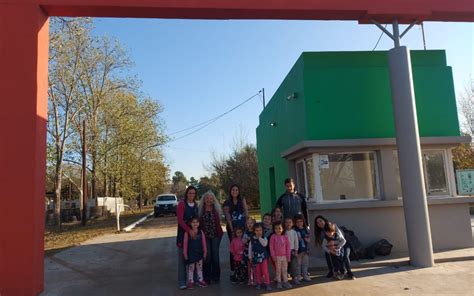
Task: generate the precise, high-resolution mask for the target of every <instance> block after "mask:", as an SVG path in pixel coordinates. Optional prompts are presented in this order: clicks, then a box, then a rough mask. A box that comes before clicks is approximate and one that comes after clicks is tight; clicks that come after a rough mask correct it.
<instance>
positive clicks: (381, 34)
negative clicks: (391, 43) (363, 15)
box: [372, 24, 387, 51]
mask: <svg viewBox="0 0 474 296" xmlns="http://www.w3.org/2000/svg"><path fill="white" fill-rule="evenodd" d="M384 28H385V29H387V24H385V27H384ZM383 34H384V32H383V31H382V33H380V36H379V39H378V40H377V43H375V46H374V48H373V49H372V51H374V50H375V49H376V48H377V46H378V45H379V42H380V39H382V36H383Z"/></svg>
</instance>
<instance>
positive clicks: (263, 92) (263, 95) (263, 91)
mask: <svg viewBox="0 0 474 296" xmlns="http://www.w3.org/2000/svg"><path fill="white" fill-rule="evenodd" d="M262 97H263V109H265V88H262Z"/></svg>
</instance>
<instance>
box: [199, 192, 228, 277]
mask: <svg viewBox="0 0 474 296" xmlns="http://www.w3.org/2000/svg"><path fill="white" fill-rule="evenodd" d="M221 217H222V209H221V206H220V204H219V202H218V201H217V199H216V196H215V195H214V193H213V192H212V191H210V190H209V191H207V192H206V193H204V195H203V196H202V198H201V200H200V201H199V219H200V221H201V229H202V230H203V231H204V235H205V236H206V247H207V258H206V260H205V261H204V281H205V282H206V283H211V282H218V281H219V280H220V276H221V268H220V262H219V246H220V244H221V239H222V234H223V231H222V227H221Z"/></svg>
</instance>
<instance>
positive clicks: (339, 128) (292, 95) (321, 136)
mask: <svg viewBox="0 0 474 296" xmlns="http://www.w3.org/2000/svg"><path fill="white" fill-rule="evenodd" d="M411 61H412V71H413V81H414V86H415V96H416V108H417V114H418V128H419V134H420V143H421V148H422V155H423V167H424V176H425V187H426V193H427V196H428V199H429V201H428V205H429V210H430V221H431V228H432V237H433V245H434V248H435V249H446V248H457V247H466V246H471V245H472V237H471V235H467V234H466V233H467V232H469V233H471V227H470V218H469V212H468V211H469V205H468V204H469V202H472V198H468V197H458V196H457V193H456V185H455V179H454V169H453V165H452V155H451V149H452V148H453V147H455V146H456V145H459V143H462V142H470V138H469V137H463V136H461V134H460V130H459V123H458V117H457V109H456V100H455V92H454V85H453V78H452V71H451V68H450V67H449V66H447V63H446V55H445V52H444V51H442V50H430V51H411ZM257 153H258V164H259V178H260V195H261V197H260V202H261V207H262V211H264V212H267V211H270V210H271V208H272V207H273V206H274V205H275V202H276V200H277V198H278V197H279V196H280V195H281V194H282V193H283V192H284V186H283V180H284V179H285V178H287V177H293V178H294V179H295V181H296V189H297V190H298V191H299V192H302V193H303V194H305V195H306V196H307V197H308V207H309V209H310V217H312V218H314V217H315V215H317V214H323V215H325V216H328V218H329V219H330V220H333V221H335V222H336V223H338V224H339V225H341V224H342V225H346V226H347V227H349V228H351V229H354V230H355V231H356V233H357V234H358V235H359V236H360V237H361V238H362V240H365V241H366V243H371V242H373V241H374V240H377V239H380V238H387V239H389V241H391V242H392V243H393V244H394V249H395V250H400V251H404V250H406V249H407V246H406V236H405V225H404V219H403V208H402V200H401V189H400V177H399V173H398V158H397V150H396V141H395V127H394V120H393V111H392V98H391V90H390V80H389V70H388V58H387V52H384V51H377V52H305V53H303V54H302V55H301V56H300V57H299V58H298V60H297V61H296V63H295V65H294V66H293V68H292V69H291V70H290V72H289V73H288V75H287V76H286V78H285V79H284V80H283V82H282V83H281V85H280V87H279V88H278V90H277V91H276V92H275V94H274V96H273V97H272V99H271V100H270V102H269V103H268V105H267V106H266V107H265V109H264V111H263V112H262V113H261V114H260V123H259V126H258V128H257ZM456 215H457V216H456ZM453 216H456V218H455V219H453V218H452V217H453ZM312 218H311V219H312ZM445 218H448V219H451V221H453V223H454V222H456V223H458V224H457V225H458V226H457V227H458V228H459V227H460V229H461V230H462V231H464V232H463V234H459V235H458V236H456V235H455V237H454V238H453V237H452V238H450V239H449V240H448V242H443V240H445V239H446V240H447V238H445V237H444V236H443V233H442V232H443V231H445V227H444V226H440V225H439V224H441V223H439V222H437V220H436V219H445ZM433 219H434V220H435V221H434V220H433ZM310 222H311V221H310ZM374 222H377V223H376V224H378V227H375V226H373V225H372V224H373V223H374ZM311 224H312V222H311ZM366 230H370V232H371V233H370V234H369V233H366ZM446 233H449V232H446Z"/></svg>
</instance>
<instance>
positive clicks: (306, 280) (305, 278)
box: [303, 274, 311, 282]
mask: <svg viewBox="0 0 474 296" xmlns="http://www.w3.org/2000/svg"><path fill="white" fill-rule="evenodd" d="M303 281H305V282H311V278H310V277H309V275H307V274H305V275H304V276H303Z"/></svg>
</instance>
